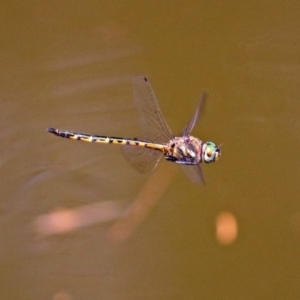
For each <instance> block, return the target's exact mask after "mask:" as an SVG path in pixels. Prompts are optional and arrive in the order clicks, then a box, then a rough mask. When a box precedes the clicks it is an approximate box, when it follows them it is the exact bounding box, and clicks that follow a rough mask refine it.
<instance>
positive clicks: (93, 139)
mask: <svg viewBox="0 0 300 300" xmlns="http://www.w3.org/2000/svg"><path fill="white" fill-rule="evenodd" d="M47 131H48V132H50V133H53V134H55V135H57V136H60V137H62V138H68V139H72V140H77V141H84V142H90V143H102V144H118V145H128V146H136V147H144V148H150V149H153V150H159V151H161V152H166V151H167V149H166V148H167V146H166V145H163V144H156V143H151V142H147V141H140V140H138V139H129V138H120V137H114V136H103V135H92V134H88V133H80V132H75V131H68V130H60V129H56V128H52V127H51V128H48V129H47Z"/></svg>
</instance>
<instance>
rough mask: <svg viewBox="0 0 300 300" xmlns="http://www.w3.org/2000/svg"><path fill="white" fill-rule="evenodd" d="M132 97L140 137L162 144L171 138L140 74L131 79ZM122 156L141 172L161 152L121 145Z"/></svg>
mask: <svg viewBox="0 0 300 300" xmlns="http://www.w3.org/2000/svg"><path fill="white" fill-rule="evenodd" d="M133 97H134V102H135V105H136V107H137V109H138V114H139V127H140V137H141V138H142V139H143V140H147V141H151V142H155V143H159V144H164V143H167V142H168V141H169V140H171V139H172V138H173V134H172V131H171V129H170V128H169V126H168V124H167V123H166V121H165V119H164V117H163V115H162V112H161V110H160V108H159V105H158V102H157V100H156V96H155V93H154V91H153V89H152V87H151V84H150V82H149V81H148V79H147V78H146V77H144V76H142V75H138V76H135V77H134V79H133ZM122 153H123V156H124V158H125V159H126V160H127V161H128V162H129V163H130V164H131V165H132V166H133V168H134V169H136V170H137V171H139V172H141V173H145V172H149V171H151V170H153V169H154V168H155V167H156V165H157V163H158V161H159V159H160V157H161V152H159V151H156V150H153V149H148V148H140V147H134V146H127V145H126V146H123V147H122Z"/></svg>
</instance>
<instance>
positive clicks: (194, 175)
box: [180, 164, 205, 184]
mask: <svg viewBox="0 0 300 300" xmlns="http://www.w3.org/2000/svg"><path fill="white" fill-rule="evenodd" d="M180 166H181V169H182V171H183V173H184V174H185V175H186V176H187V177H188V178H189V179H190V180H191V181H192V182H194V183H196V184H205V180H204V176H203V172H202V168H201V166H200V165H199V164H198V165H180Z"/></svg>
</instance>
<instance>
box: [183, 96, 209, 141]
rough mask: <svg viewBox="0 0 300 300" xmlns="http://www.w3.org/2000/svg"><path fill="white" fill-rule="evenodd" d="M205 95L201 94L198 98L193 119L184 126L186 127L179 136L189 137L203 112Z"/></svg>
mask: <svg viewBox="0 0 300 300" xmlns="http://www.w3.org/2000/svg"><path fill="white" fill-rule="evenodd" d="M206 96H207V95H206V93H205V92H203V93H202V94H201V96H200V100H199V103H198V106H197V109H196V111H195V113H194V115H193V117H192V118H191V120H190V122H189V123H188V124H187V125H186V127H185V128H184V130H183V131H182V133H181V136H189V135H190V133H191V131H192V130H193V128H194V126H195V125H196V123H197V122H198V120H199V118H200V115H201V112H202V111H203V108H204V105H205V101H206Z"/></svg>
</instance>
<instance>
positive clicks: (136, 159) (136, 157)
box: [121, 145, 162, 173]
mask: <svg viewBox="0 0 300 300" xmlns="http://www.w3.org/2000/svg"><path fill="white" fill-rule="evenodd" d="M121 151H122V154H123V157H124V158H125V159H126V160H127V161H128V162H129V164H130V165H131V166H132V167H133V168H134V169H135V170H137V171H138V172H140V173H147V172H150V171H152V170H153V169H154V168H155V167H156V166H157V164H158V162H159V159H160V157H161V155H162V153H161V152H160V151H156V150H153V149H149V148H141V147H134V146H128V145H124V146H122V148H121Z"/></svg>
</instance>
